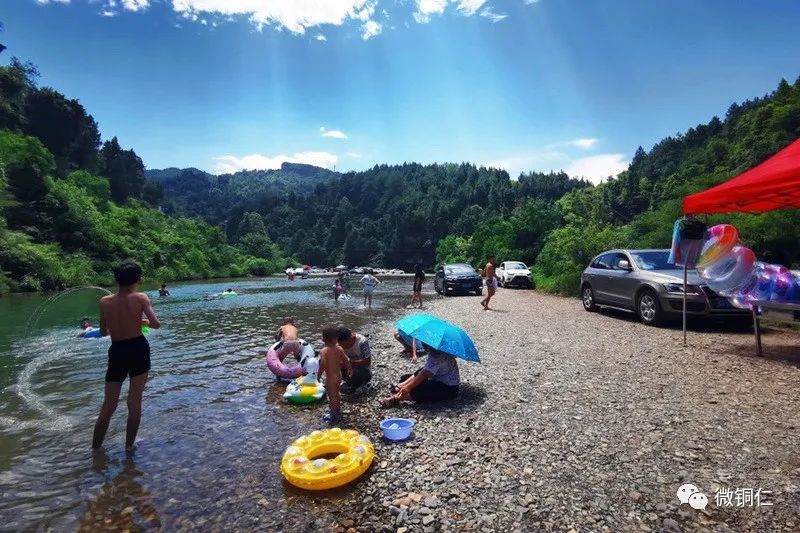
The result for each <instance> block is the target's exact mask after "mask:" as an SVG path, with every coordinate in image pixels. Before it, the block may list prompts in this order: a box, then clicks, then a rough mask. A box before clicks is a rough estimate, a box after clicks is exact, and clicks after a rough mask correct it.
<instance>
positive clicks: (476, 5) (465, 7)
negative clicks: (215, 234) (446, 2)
mask: <svg viewBox="0 0 800 533" xmlns="http://www.w3.org/2000/svg"><path fill="white" fill-rule="evenodd" d="M485 3H486V0H459V1H458V11H459V12H460V13H463V14H464V15H467V16H468V17H470V16H472V15H474V14H475V13H477V12H478V10H479V9H480V8H481V7H483V4H485Z"/></svg>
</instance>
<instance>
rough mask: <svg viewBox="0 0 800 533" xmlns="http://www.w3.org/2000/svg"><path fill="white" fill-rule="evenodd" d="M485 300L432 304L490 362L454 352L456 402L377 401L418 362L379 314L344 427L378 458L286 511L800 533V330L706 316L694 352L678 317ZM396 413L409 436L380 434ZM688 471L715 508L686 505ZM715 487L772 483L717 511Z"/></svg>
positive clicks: (531, 296) (388, 525)
mask: <svg viewBox="0 0 800 533" xmlns="http://www.w3.org/2000/svg"><path fill="white" fill-rule="evenodd" d="M478 301H479V298H476V297H460V298H439V299H435V300H430V299H429V300H428V302H427V308H426V312H429V313H433V314H436V315H438V316H441V317H443V318H445V319H447V320H450V321H452V322H453V323H455V324H458V325H459V326H461V327H463V328H465V329H466V330H467V331H468V332H470V334H471V335H472V337H473V339H475V341H476V344H477V346H478V349H479V352H480V354H481V359H482V361H483V362H482V364H476V363H466V362H461V363H460V370H461V376H462V381H463V385H462V393H461V395H460V397H459V398H458V399H457V400H456V401H455V402H452V404H451V405H443V404H440V405H435V406H432V407H424V408H423V407H418V406H415V405H411V404H406V405H403V406H401V407H396V408H393V409H388V410H384V409H381V408H380V407H379V406H378V405H377V401H376V400H377V398H378V397H383V396H385V395H386V393H387V392H388V387H389V384H390V382H391V381H392V380H395V379H396V378H397V376H399V374H400V373H401V372H406V371H411V370H413V369H414V366H415V365H412V364H411V362H410V361H409V360H408V358H406V357H403V356H401V355H400V347H399V345H397V343H396V342H395V341H394V339H393V338H392V334H393V328H392V326H391V324H390V323H388V322H387V323H374V324H373V325H372V327H371V330H370V331H368V332H367V333H369V334H370V336H371V339H372V344H373V351H374V352H375V355H374V363H373V365H374V373H375V377H374V379H373V384H374V389H373V390H372V391H371V392H369V393H367V394H363V395H362V396H361V397H359V398H355V399H351V400H350V401H349V402H348V403H345V404H344V412H345V416H346V423H345V424H344V425H345V426H349V427H354V428H356V429H359V430H361V431H362V432H364V433H366V434H367V435H369V436H370V437H371V438H372V439H373V440H374V441H375V443H376V449H377V459H376V462H375V464H374V465H373V468H372V469H371V470H370V471H369V472H368V473H367V474H366V475H365V476H364V477H363V478H362V479H361V480H359V481H358V482H357V483H355V484H354V485H353V486H351V487H349V488H346V489H341V490H340V491H338V492H336V493H334V494H331V495H328V496H322V495H303V494H295V495H294V496H292V497H291V498H290V501H289V508H291V509H293V510H296V511H302V510H306V511H309V512H310V514H312V515H316V516H317V520H316V521H315V524H313V526H315V528H323V529H333V530H337V531H349V532H353V531H370V532H371V531H397V532H400V533H402V532H405V531H446V530H450V531H465V530H468V531H469V530H472V531H514V530H519V531H670V532H672V531H799V530H800V435H799V434H798V431H797V429H798V424H800V420H799V419H798V414H797V413H798V412H800V396H799V395H798V393H797V387H798V381H800V368H798V360H800V348H797V344H798V343H797V341H798V338H799V337H800V334H798V333H797V332H793V331H790V332H786V331H770V332H767V334H765V336H764V344H765V351H766V353H767V356H766V357H764V358H758V357H755V356H754V355H753V350H754V349H753V339H752V334H751V333H750V332H749V331H747V330H741V329H740V330H738V331H737V330H731V329H724V328H723V329H720V328H718V329H716V330H714V329H713V328H712V329H709V326H707V325H705V326H703V327H702V329H698V330H695V331H690V337H689V346H688V347H686V348H684V347H683V346H682V345H681V337H682V334H681V331H680V329H679V328H676V327H673V328H664V329H659V328H651V327H647V326H644V325H642V324H640V323H638V322H637V321H635V320H634V319H633V317H632V315H631V316H629V315H627V314H624V313H618V312H613V311H606V312H598V313H586V312H584V311H583V309H582V308H581V305H580V302H579V301H578V300H577V299H567V298H560V297H555V296H549V295H545V294H540V293H537V292H532V291H512V290H502V289H501V290H500V291H499V292H498V295H497V297H496V298H495V301H494V302H493V303H494V304H495V306H496V308H497V310H496V311H495V312H489V313H486V312H482V311H481V310H480V307H479V304H478ZM404 312H405V313H408V312H411V311H404ZM387 415H392V416H405V417H410V418H414V419H416V420H417V427H416V428H415V433H414V437H413V439H411V440H409V441H407V442H405V443H400V444H393V443H389V442H387V441H384V440H383V439H382V438H381V436H380V430H379V429H378V428H377V422H378V421H379V420H380V419H381V418H383V417H385V416H387ZM686 482H689V483H693V484H695V485H697V486H698V487H699V488H700V489H701V490H703V491H704V492H705V493H706V494H707V495H708V497H709V501H710V503H709V505H708V507H707V508H706V509H705V510H704V511H698V510H694V509H692V508H691V507H690V506H689V505H686V504H684V505H680V504H679V502H678V499H677V497H676V491H677V489H678V487H679V486H680V485H681V484H682V483H686ZM720 487H729V488H762V489H764V490H771V491H773V493H772V494H770V495H769V496H768V498H769V501H770V502H772V503H773V504H774V505H773V506H762V507H761V508H759V509H756V508H754V507H746V508H735V507H733V508H720V507H717V506H716V504H715V502H714V496H713V493H714V491H715V490H716V489H718V488H720ZM766 498H767V497H765V499H766ZM291 521H292V520H291V519H289V520H287V522H291ZM311 526H312V524H308V527H311Z"/></svg>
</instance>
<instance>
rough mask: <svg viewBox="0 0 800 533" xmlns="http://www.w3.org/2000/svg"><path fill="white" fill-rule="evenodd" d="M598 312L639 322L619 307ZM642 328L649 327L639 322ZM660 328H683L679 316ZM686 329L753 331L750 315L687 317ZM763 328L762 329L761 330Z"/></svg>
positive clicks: (720, 331) (706, 331) (730, 331)
mask: <svg viewBox="0 0 800 533" xmlns="http://www.w3.org/2000/svg"><path fill="white" fill-rule="evenodd" d="M597 313H598V314H600V315H603V316H607V317H610V318H614V319H615V320H624V321H625V322H630V323H641V321H640V320H639V317H638V316H636V313H630V312H627V311H622V310H620V309H613V308H602V309H601V310H600V311H597ZM641 326H642V327H643V328H646V327H650V326H646V325H645V324H641ZM661 327H662V328H665V329H676V330H680V329H682V328H683V323H682V322H681V317H680V316H677V317H672V318H670V319H669V320H668V321H667V322H666V323H665V324H664V325H663V326H661ZM686 329H687V330H688V331H695V332H698V331H699V332H705V333H752V332H753V319H752V318H751V317H750V315H745V316H741V317H738V316H737V317H729V318H699V317H689V319H688V320H687V323H686ZM763 331H764V330H763V329H762V332H763Z"/></svg>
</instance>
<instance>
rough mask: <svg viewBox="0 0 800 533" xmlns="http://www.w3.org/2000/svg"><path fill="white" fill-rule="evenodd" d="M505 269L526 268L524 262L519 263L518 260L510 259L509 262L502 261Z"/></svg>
mask: <svg viewBox="0 0 800 533" xmlns="http://www.w3.org/2000/svg"><path fill="white" fill-rule="evenodd" d="M504 264H505V265H506V268H507V269H510V270H525V269H526V268H528V267H527V266H525V263H520V262H519V261H510V262H509V263H504Z"/></svg>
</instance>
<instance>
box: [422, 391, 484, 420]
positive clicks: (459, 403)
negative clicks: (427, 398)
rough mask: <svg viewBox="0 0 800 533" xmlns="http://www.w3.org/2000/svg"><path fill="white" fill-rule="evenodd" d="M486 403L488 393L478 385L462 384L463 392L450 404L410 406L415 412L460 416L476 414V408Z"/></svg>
mask: <svg viewBox="0 0 800 533" xmlns="http://www.w3.org/2000/svg"><path fill="white" fill-rule="evenodd" d="M485 401H486V392H485V391H484V390H483V389H482V388H481V387H478V386H476V385H472V384H470V383H462V384H461V390H460V392H459V393H458V396H457V397H456V399H454V400H451V401H449V402H436V403H421V404H420V403H411V404H408V405H409V406H410V407H411V408H412V409H413V410H414V411H424V412H426V413H447V414H449V415H456V416H457V415H458V414H460V413H466V412H470V413H472V412H474V410H475V408H476V407H478V406H479V405H481V404H483V403H484V402H485Z"/></svg>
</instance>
